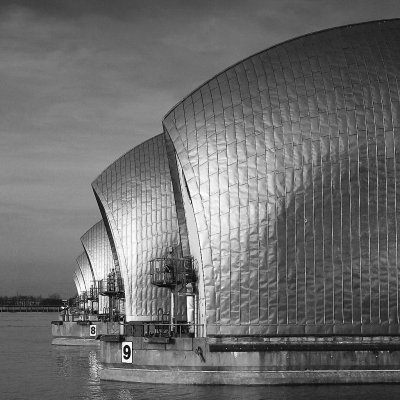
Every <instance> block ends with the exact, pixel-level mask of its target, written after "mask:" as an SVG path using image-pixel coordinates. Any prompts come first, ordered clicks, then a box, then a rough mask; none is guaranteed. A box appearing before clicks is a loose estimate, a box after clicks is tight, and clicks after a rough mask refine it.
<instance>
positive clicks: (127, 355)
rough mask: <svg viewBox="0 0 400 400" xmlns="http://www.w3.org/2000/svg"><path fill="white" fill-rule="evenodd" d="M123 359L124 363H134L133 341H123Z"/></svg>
mask: <svg viewBox="0 0 400 400" xmlns="http://www.w3.org/2000/svg"><path fill="white" fill-rule="evenodd" d="M121 361H122V362H123V363H132V361H133V358H132V342H122V347H121Z"/></svg>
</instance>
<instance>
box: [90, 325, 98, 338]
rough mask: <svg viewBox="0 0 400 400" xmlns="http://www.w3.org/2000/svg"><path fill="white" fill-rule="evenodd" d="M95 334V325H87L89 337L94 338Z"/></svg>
mask: <svg viewBox="0 0 400 400" xmlns="http://www.w3.org/2000/svg"><path fill="white" fill-rule="evenodd" d="M96 334H97V325H89V336H90V337H92V336H96Z"/></svg>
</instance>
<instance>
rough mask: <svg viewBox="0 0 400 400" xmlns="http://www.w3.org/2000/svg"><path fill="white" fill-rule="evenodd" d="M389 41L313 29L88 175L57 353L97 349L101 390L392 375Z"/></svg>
mask: <svg viewBox="0 0 400 400" xmlns="http://www.w3.org/2000/svg"><path fill="white" fill-rule="evenodd" d="M399 42H400V20H399V19H393V20H384V21H374V22H367V23H362V24H355V25H349V26H344V27H339V28H333V29H329V30H324V31H320V32H316V33H312V34H309V35H306V36H302V37H299V38H295V39H292V40H289V41H287V42H284V43H282V44H278V45H276V46H274V47H271V48H269V49H267V50H265V51H262V52H260V53H257V54H255V55H253V56H251V57H249V58H247V59H245V60H243V61H240V62H238V63H237V64H235V65H233V66H231V67H229V68H227V69H226V70H225V71H223V72H222V73H220V74H218V75H216V76H214V77H213V78H211V79H210V80H209V81H207V82H205V83H204V84H203V85H202V86H200V87H199V88H197V89H196V90H194V91H193V92H192V93H190V94H189V95H188V96H187V97H185V98H184V99H183V100H182V101H181V102H179V103H178V104H177V105H176V106H175V107H173V108H172V109H171V110H170V111H169V112H168V113H167V115H166V116H165V117H164V119H163V121H162V126H163V131H162V133H160V134H156V133H157V132H155V133H154V134H155V135H154V137H153V138H151V139H150V140H148V141H146V142H144V143H142V144H140V145H139V146H136V147H135V148H133V149H132V150H130V151H128V152H127V153H126V154H124V155H123V156H122V157H121V158H119V159H118V160H116V161H115V162H114V163H113V164H111V165H110V166H109V167H107V168H106V169H105V170H104V171H103V172H102V173H101V174H100V175H99V176H98V177H97V178H96V179H95V180H94V182H93V183H92V188H93V192H94V197H95V200H96V202H97V204H98V207H99V211H100V213H101V216H102V220H101V221H100V222H98V223H97V224H96V225H95V226H94V227H93V228H91V229H90V230H89V231H88V232H87V233H86V234H84V235H83V237H82V239H81V241H82V244H83V253H82V254H81V255H80V256H79V257H78V259H77V268H76V271H75V274H74V277H73V278H74V281H75V284H76V288H77V292H78V297H77V301H76V304H75V307H70V308H68V307H66V309H65V310H63V312H62V315H61V316H60V321H54V322H53V324H52V330H53V336H54V341H55V343H56V344H60V343H61V342H63V343H64V344H68V343H70V344H79V343H83V342H85V343H90V344H96V345H98V346H100V353H101V361H102V363H103V366H104V368H103V369H102V371H101V378H102V379H105V380H120V381H131V382H152V383H175V384H176V383H184V384H232V385H242V384H247V385H273V384H309V383H378V382H380V383H382V382H397V383H398V382H400V324H399V305H400V302H399V293H400V289H399V265H400V261H399V258H400V246H399V242H398V237H399V235H400V203H399V201H400V93H399V82H400V48H399V46H398V43H399ZM398 161H399V162H398ZM397 176H399V182H397ZM397 193H399V198H398V197H397ZM398 200H399V201H398ZM398 228H399V231H398ZM80 341H81V342H80Z"/></svg>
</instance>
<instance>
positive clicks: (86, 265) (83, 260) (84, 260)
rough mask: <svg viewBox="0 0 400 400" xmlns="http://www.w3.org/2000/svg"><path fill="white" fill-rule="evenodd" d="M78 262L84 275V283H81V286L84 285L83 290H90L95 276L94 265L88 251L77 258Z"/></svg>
mask: <svg viewBox="0 0 400 400" xmlns="http://www.w3.org/2000/svg"><path fill="white" fill-rule="evenodd" d="M76 263H77V264H78V268H79V271H80V273H81V276H82V283H83V285H81V288H82V286H83V288H82V289H83V291H84V292H89V291H90V286H91V285H93V281H94V280H95V278H94V273H93V270H92V266H91V265H90V261H89V259H88V257H87V255H86V253H82V254H81V255H80V256H78V258H77V259H76Z"/></svg>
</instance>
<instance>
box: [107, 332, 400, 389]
mask: <svg viewBox="0 0 400 400" xmlns="http://www.w3.org/2000/svg"><path fill="white" fill-rule="evenodd" d="M124 346H127V347H128V348H130V349H131V350H130V351H128V350H127V349H125V350H126V351H125V352H124V354H125V356H126V355H131V357H130V358H129V362H127V361H126V359H125V360H124V354H123V353H122V349H123V347H124ZM100 360H101V362H102V363H103V369H102V371H101V372H100V378H101V379H103V380H115V381H126V382H144V383H172V384H177V383H178V384H203V385H288V384H296V385H298V384H349V383H358V384H360V383H400V338H399V337H395V336H393V337H367V338H366V337H363V338H354V337H340V338H314V337H303V338H258V339H254V338H253V339H249V340H246V339H243V338H240V339H238V338H230V339H226V338H224V339H213V338H202V339H191V338H175V339H168V340H160V338H142V337H123V336H119V335H113V336H103V337H102V339H101V345H100Z"/></svg>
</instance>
